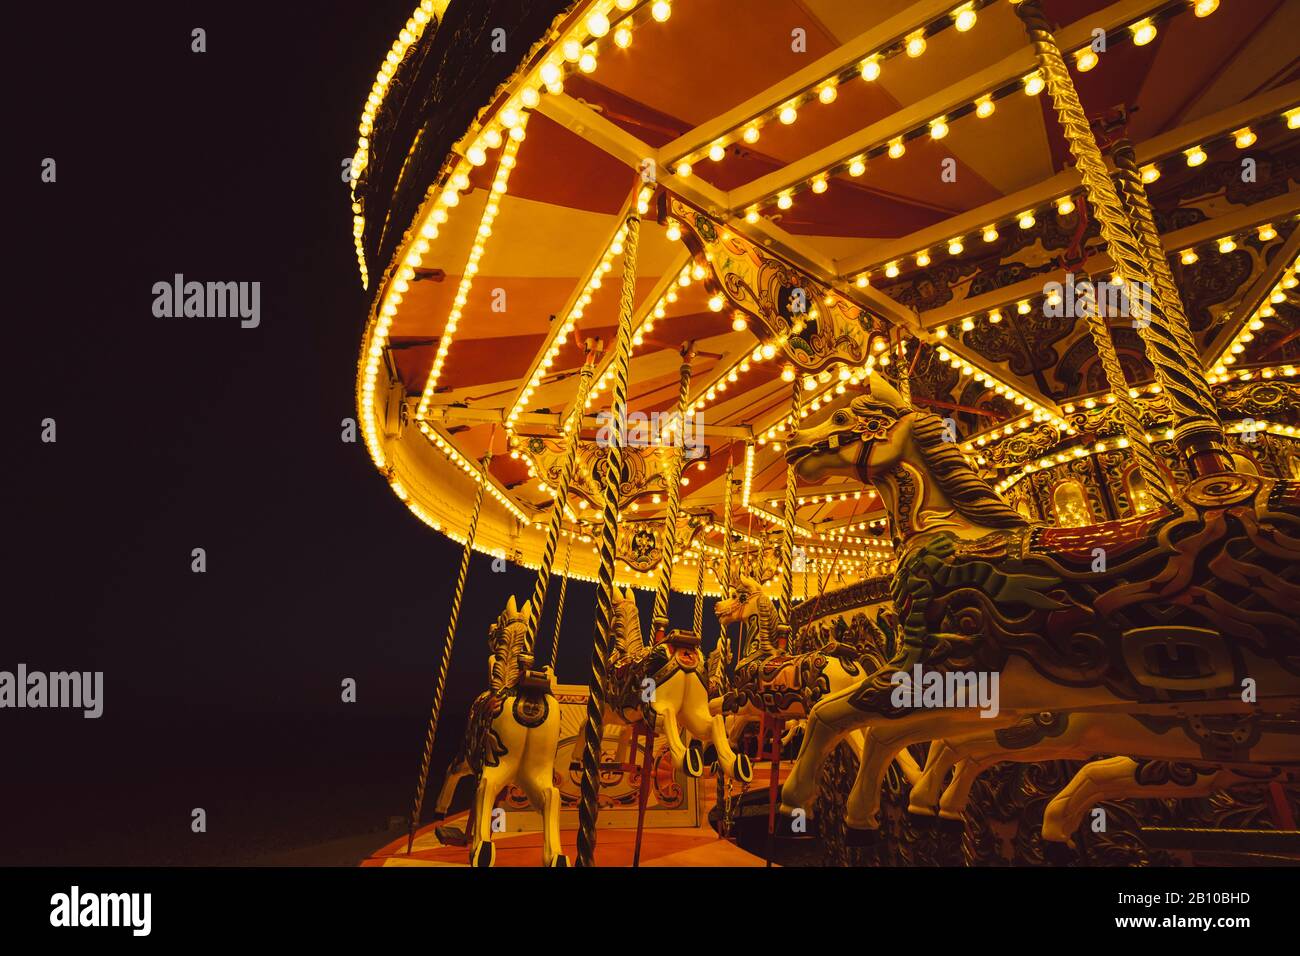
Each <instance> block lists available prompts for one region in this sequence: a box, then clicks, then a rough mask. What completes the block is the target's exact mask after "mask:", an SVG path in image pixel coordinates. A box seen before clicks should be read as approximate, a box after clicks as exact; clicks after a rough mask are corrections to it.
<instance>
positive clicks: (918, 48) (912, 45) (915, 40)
mask: <svg viewBox="0 0 1300 956" xmlns="http://www.w3.org/2000/svg"><path fill="white" fill-rule="evenodd" d="M924 52H925V32H924V31H922V30H917V31H916V32H915V33H913V34H912V35H911V36H909V37H908V38H907V55H908V56H910V57H912V58H913V59H915V58H916V57H918V56H920V55H921V54H922V53H924Z"/></svg>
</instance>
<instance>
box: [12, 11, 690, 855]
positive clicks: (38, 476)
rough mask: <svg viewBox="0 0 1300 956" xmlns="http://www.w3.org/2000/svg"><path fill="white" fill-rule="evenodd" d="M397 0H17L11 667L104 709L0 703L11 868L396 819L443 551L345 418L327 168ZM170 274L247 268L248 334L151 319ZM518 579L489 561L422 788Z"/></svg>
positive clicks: (574, 607)
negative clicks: (77, 678)
mask: <svg viewBox="0 0 1300 956" xmlns="http://www.w3.org/2000/svg"><path fill="white" fill-rule="evenodd" d="M414 6H415V3H414V0H378V2H376V0H367V2H365V3H356V2H347V3H341V2H321V3H310V4H302V3H287V2H286V3H279V2H262V3H242V2H221V3H215V2H214V3H171V4H161V3H156V4H150V5H139V4H131V5H117V4H114V5H95V6H92V5H89V4H86V5H78V4H73V5H71V6H69V5H61V4H46V5H32V6H30V7H26V8H24V9H22V10H21V12H20V11H16V10H15V11H9V12H8V13H7V17H11V18H12V19H11V27H10V29H9V30H8V31H7V32H8V33H9V40H10V44H9V46H10V48H11V50H10V53H11V54H12V57H13V59H12V60H11V63H10V67H11V69H14V71H15V73H14V75H13V76H12V77H11V79H10V83H9V92H10V94H11V95H10V96H9V97H7V99H8V100H9V101H10V102H11V103H12V105H13V107H14V108H15V110H16V112H14V113H13V114H12V116H11V122H12V123H13V125H12V127H11V129H10V131H9V132H10V135H8V136H6V139H7V140H8V141H9V143H10V146H9V148H8V150H7V151H6V152H7V155H6V164H7V165H8V166H9V167H10V168H9V169H8V170H7V172H8V175H7V181H8V182H9V183H10V184H12V187H13V189H12V192H11V193H10V196H13V197H15V198H16V199H17V206H18V215H17V216H16V217H10V219H9V223H8V227H9V228H8V232H9V240H10V241H9V242H8V243H6V245H7V246H8V249H9V251H8V252H7V254H6V259H7V265H8V268H7V269H6V270H5V271H6V274H7V277H8V282H7V283H6V284H7V286H8V287H9V288H10V290H12V292H13V295H12V296H11V300H10V307H11V309H12V311H11V312H10V314H9V315H8V316H7V320H8V321H7V322H6V323H5V350H4V357H5V360H6V361H5V363H4V366H5V381H6V385H7V387H8V388H7V391H8V390H12V396H11V397H10V398H9V399H8V400H7V401H6V408H5V414H4V415H3V416H0V418H2V419H3V427H4V429H5V434H4V440H5V450H6V452H7V454H6V455H5V464H4V469H3V471H4V475H5V481H6V485H7V489H6V495H5V500H6V503H7V508H6V509H5V533H4V540H5V545H6V546H5V553H6V554H7V558H8V560H7V561H6V562H5V564H6V568H5V571H4V581H5V594H6V597H5V606H6V610H7V612H8V613H7V614H6V615H5V619H4V622H3V623H0V670H11V671H12V670H13V669H14V668H15V667H16V666H17V664H18V663H19V662H23V663H26V665H27V666H28V668H29V669H31V670H41V671H56V670H79V671H97V670H98V671H103V672H104V684H105V687H104V716H103V717H101V718H100V719H98V720H86V719H84V718H83V717H82V716H81V713H80V712H79V711H57V710H44V711H39V710H38V711H32V710H21V711H18V710H4V711H0V804H3V812H0V864H4V863H22V864H108V863H118V864H136V863H182V864H207V863H241V862H290V861H292V862H339V863H343V862H350V861H353V860H355V859H356V858H358V857H359V856H360V855H362V854H364V853H365V852H368V850H370V849H373V848H377V847H378V846H380V845H382V844H383V843H385V842H387V841H388V840H389V839H391V838H393V837H395V836H397V834H396V833H386V832H382V830H383V828H384V827H385V826H386V825H387V824H388V820H389V817H392V816H401V815H404V814H406V813H408V812H409V807H410V803H411V799H412V796H413V794H414V789H415V783H416V777H417V773H418V769H419V756H420V748H421V746H422V743H423V737H424V728H425V721H426V720H427V714H428V707H429V702H430V699H431V694H432V686H433V672H434V667H435V665H436V661H437V657H438V654H439V652H440V648H441V641H442V639H443V635H444V633H445V629H446V622H447V615H448V612H449V608H450V591H451V586H452V584H453V578H454V575H455V567H456V563H457V561H458V560H459V556H460V548H459V547H458V546H456V545H455V544H454V543H453V542H451V541H449V540H448V539H446V538H444V537H442V536H441V535H438V534H436V533H434V532H432V531H430V530H429V529H427V528H426V527H425V526H424V525H422V524H420V522H419V521H417V520H416V519H415V518H414V517H413V516H412V515H411V514H410V512H409V511H408V510H407V509H406V508H405V507H404V506H403V505H402V504H401V503H400V502H399V501H398V500H397V499H396V498H395V497H394V496H393V494H392V493H391V492H390V491H389V489H388V488H387V486H386V484H385V482H384V481H383V479H382V478H381V477H380V476H379V475H378V474H377V473H376V472H375V470H374V467H373V466H372V464H371V463H370V460H369V458H368V456H367V455H366V452H365V450H364V446H363V445H362V444H361V443H360V442H358V443H357V444H344V443H343V442H342V441H341V440H340V431H341V428H340V422H341V420H342V419H343V418H345V417H350V416H355V414H356V410H355V406H354V397H353V382H354V374H355V365H356V358H357V350H358V348H359V343H360V336H361V330H362V322H363V319H364V317H365V314H366V309H367V305H368V299H367V296H366V294H365V293H364V292H363V291H362V289H361V287H360V281H359V279H358V274H357V267H356V260H355V255H354V252H353V245H352V235H351V216H350V211H349V209H348V196H347V187H346V185H345V184H344V183H343V182H342V181H341V179H340V171H341V168H342V160H343V158H344V157H346V156H349V155H350V153H351V151H352V149H353V148H354V146H355V142H356V136H357V130H356V126H357V120H358V117H359V115H360V110H361V104H362V101H363V100H364V99H365V96H366V94H367V92H368V91H369V89H370V85H371V82H372V81H373V78H374V75H375V72H376V70H377V68H378V65H379V62H380V60H381V58H382V56H383V54H384V53H385V52H386V51H387V49H388V47H389V45H390V44H391V43H392V40H393V39H394V37H395V36H396V35H397V32H398V31H399V30H400V29H401V27H402V25H403V24H404V22H405V20H406V18H407V17H408V16H409V15H410V13H411V10H412V9H413V8H414ZM195 27H202V28H204V29H205V30H206V31H207V52H206V53H201V54H198V53H193V52H191V50H190V43H191V36H190V31H191V30H192V29H193V28H195ZM45 157H52V158H54V159H55V160H56V162H57V164H58V165H57V176H58V179H57V182H56V183H54V184H46V183H42V182H41V179H40V172H41V162H42V160H43V159H44V158H45ZM428 264H429V265H432V266H438V265H441V264H440V263H428ZM447 268H449V269H450V270H451V271H458V270H459V268H460V266H459V264H457V263H448V264H447ZM372 271H375V270H373V269H372ZM177 272H179V273H183V274H184V275H185V277H186V279H194V280H198V281H209V280H211V281H244V282H253V281H257V282H260V283H261V296H262V298H261V314H262V319H261V325H260V327H259V328H256V329H242V328H240V325H239V321H238V319H193V318H191V319H184V318H178V319H160V318H155V317H154V316H153V314H152V304H153V293H152V286H153V284H154V283H155V282H158V281H169V282H170V281H171V278H172V276H173V274H174V273H177ZM451 358H452V360H453V361H454V360H455V354H454V350H453V353H452V356H451ZM47 417H50V418H54V419H55V420H56V422H57V429H58V441H57V443H55V444H44V443H42V442H41V440H40V434H41V421H42V419H44V418H47ZM196 547H202V548H204V549H206V552H207V562H208V564H207V568H208V569H207V572H206V573H205V574H195V573H192V572H191V570H190V562H191V557H190V554H191V550H192V549H193V548H196ZM532 582H533V575H532V573H531V572H528V571H524V570H519V569H514V568H512V569H511V570H510V571H509V572H508V573H506V574H493V573H492V572H491V568H490V561H489V559H487V558H486V557H483V556H476V557H475V559H474V562H473V565H472V567H471V571H470V583H469V592H468V599H467V601H466V602H465V607H464V613H463V616H462V620H461V628H460V632H459V635H458V640H457V645H456V653H455V654H454V656H453V662H452V672H451V680H450V683H449V688H448V695H447V700H446V706H445V708H444V720H443V723H442V728H441V730H440V733H439V739H438V745H437V748H436V753H435V757H434V761H433V767H434V779H433V780H432V782H431V785H430V788H431V791H432V790H433V788H434V787H436V785H437V778H438V776H439V775H440V774H441V771H442V768H443V767H444V766H445V764H446V760H447V758H448V756H449V755H450V752H451V750H452V749H454V747H455V745H456V744H457V742H458V740H459V737H460V734H461V731H462V729H463V726H464V721H465V709H466V707H467V706H468V703H469V701H470V700H471V699H472V698H473V696H474V695H475V694H476V693H478V692H479V691H480V690H481V689H482V687H483V684H484V680H485V659H486V657H485V638H486V630H487V626H488V624H489V622H490V621H491V620H493V619H494V618H495V617H496V615H497V613H499V611H500V609H501V607H502V606H503V605H504V601H505V596H506V595H507V594H508V593H510V592H511V591H513V592H515V593H517V594H519V595H520V597H521V598H523V597H525V596H526V595H527V594H528V593H529V592H530V590H531V587H532ZM552 593H554V592H552ZM640 597H641V601H642V605H643V607H642V612H643V616H647V617H648V612H649V596H648V595H647V594H644V593H642V594H641V596H640ZM593 602H594V591H593V588H592V587H591V586H590V585H586V584H580V583H578V582H574V584H573V586H572V587H571V588H570V592H569V597H568V605H567V610H566V615H565V621H564V625H565V627H564V636H563V638H562V644H561V655H560V661H559V668H558V671H559V677H560V679H561V680H562V681H565V682H581V683H586V682H587V679H588V677H589V676H590V667H589V663H588V656H589V653H590V646H591V629H592V608H593ZM553 603H554V598H552V605H553ZM689 608H690V599H689V598H684V597H681V596H677V599H676V601H675V602H674V611H673V613H674V617H675V618H677V619H679V620H680V619H683V618H685V617H687V616H688V615H689V614H690V610H689ZM550 617H551V615H550V614H548V615H547V616H546V619H544V620H543V622H542V625H541V632H540V633H542V634H543V635H549V634H550V633H551V627H552V624H551V621H550ZM710 617H711V612H710ZM348 677H351V678H355V680H356V681H357V686H358V702H357V703H355V704H345V703H343V702H342V701H341V699H340V691H341V686H340V685H341V682H342V681H343V679H344V678H348ZM432 799H433V796H432V792H431V794H430V797H429V799H428V800H427V801H426V808H429V807H431V805H432ZM195 807H202V808H204V809H205V810H206V811H207V820H208V832H207V833H205V834H194V833H192V832H191V829H190V821H191V811H192V810H193V809H194V808H195ZM334 840H339V842H337V843H331V842H327V841H334ZM303 847H308V848H313V849H309V850H308V851H306V852H304V853H299V854H297V855H291V856H284V855H283V854H284V853H285V852H286V851H291V850H295V849H297V848H303Z"/></svg>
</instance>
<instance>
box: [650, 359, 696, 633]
mask: <svg viewBox="0 0 1300 956" xmlns="http://www.w3.org/2000/svg"><path fill="white" fill-rule="evenodd" d="M694 344H695V343H693V342H686V343H684V344H683V345H682V350H681V354H682V364H681V368H680V369H679V370H678V371H679V373H680V376H681V378H680V382H679V385H678V389H677V418H676V423H677V429H676V431H677V438H678V440H679V441H680V443H681V450H680V451H678V452H677V454H676V455H675V456H673V469H672V472H671V473H670V474H669V476H668V507H667V508H665V509H664V543H663V549H662V550H663V556H662V557H661V558H660V560H659V581H658V583H657V585H656V587H655V604H654V613H653V615H652V616H651V618H650V621H651V627H653V628H654V631H655V640H656V641H657V640H659V639H661V638H662V636H663V635H664V633H665V632H666V631H667V630H668V595H669V594H670V593H671V592H672V586H673V558H674V557H676V556H677V514H678V511H679V509H680V506H681V496H682V491H681V487H682V470H683V469H684V468H685V466H686V404H687V397H688V395H689V393H690V389H691V358H692V357H694V355H695V351H694Z"/></svg>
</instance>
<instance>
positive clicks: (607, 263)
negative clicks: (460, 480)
mask: <svg viewBox="0 0 1300 956" xmlns="http://www.w3.org/2000/svg"><path fill="white" fill-rule="evenodd" d="M626 240H627V223H626V222H625V223H623V224H622V225H620V226H619V228H618V231H617V232H615V233H614V237H613V239H611V240H610V243H609V245H608V246H607V247H606V248H605V251H604V253H603V254H602V255H601V257H600V261H599V262H598V263H597V264H596V266H595V268H593V269H592V270H591V275H590V276H588V277H587V282H586V284H585V285H583V287H582V292H581V293H580V294H579V295H578V298H577V299H576V300H575V301H574V303H573V306H572V307H571V308H570V309H569V313H568V315H566V316H565V317H564V321H563V322H562V323H560V326H559V328H558V329H556V331H555V333H554V335H553V336H552V337H551V340H550V341H549V342H548V343H547V345H546V348H545V351H544V352H543V353H542V357H541V359H540V360H539V361H538V362H537V364H536V366H535V367H534V368H533V373H532V375H531V376H530V377H529V379H528V384H527V385H525V386H524V388H523V390H522V391H521V392H520V393H519V397H518V399H516V400H515V403H514V405H513V406H512V407H511V409H510V412H509V414H508V415H507V416H506V427H507V428H513V426H514V424H515V422H516V421H518V419H519V416H520V414H521V413H522V412H523V410H524V408H525V407H526V405H527V404H528V400H529V399H530V398H532V397H533V394H534V393H535V392H536V391H537V389H538V388H540V387H541V383H542V379H543V377H545V376H546V375H548V374H550V371H551V367H552V365H554V364H555V359H556V358H557V357H558V356H559V354H560V349H561V348H562V347H563V345H564V343H565V342H566V341H567V340H568V337H569V335H570V334H571V333H572V332H573V330H574V329H575V328H576V327H577V324H578V320H579V319H581V318H582V317H583V315H584V314H585V310H586V308H587V307H588V306H589V305H591V301H592V299H593V298H595V295H596V292H597V291H599V290H600V288H601V287H602V286H603V285H604V280H605V276H607V275H609V273H610V272H611V271H613V268H614V259H615V258H617V257H618V256H621V255H622V254H623V243H624V242H626ZM595 391H596V389H592V392H593V393H594V392H595ZM588 404H590V402H588Z"/></svg>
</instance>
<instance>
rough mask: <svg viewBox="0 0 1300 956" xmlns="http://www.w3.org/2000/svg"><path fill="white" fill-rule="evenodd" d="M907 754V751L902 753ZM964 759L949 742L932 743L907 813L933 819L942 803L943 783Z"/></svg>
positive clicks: (935, 741)
mask: <svg viewBox="0 0 1300 956" xmlns="http://www.w3.org/2000/svg"><path fill="white" fill-rule="evenodd" d="M903 753H907V751H906V750H904V751H902V753H900V755H899V756H902V754H903ZM961 759H962V753H961V751H959V750H958V749H957V747H956V745H955V744H954V743H953V742H951V741H948V740H934V741H931V742H930V752H929V754H928V755H927V756H926V758H925V769H924V770H923V771H922V772H921V778H920V779H919V780H917V781H916V782H915V783H914V784H912V793H911V795H910V796H909V797H908V803H907V812H908V813H915V814H917V815H918V816H923V817H932V816H934V813H935V808H936V807H937V806H938V805H939V804H940V803H941V802H942V796H943V795H944V794H946V793H947V791H946V790H943V789H942V787H943V781H944V778H945V777H947V775H948V771H949V770H951V769H952V768H953V766H954V765H955V764H956V763H957V762H958V761H959V760H961Z"/></svg>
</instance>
